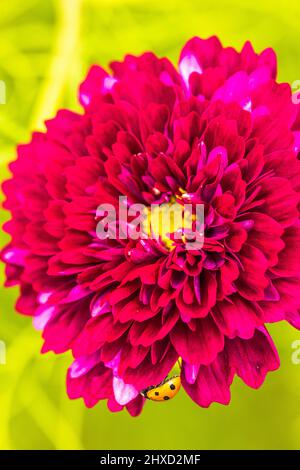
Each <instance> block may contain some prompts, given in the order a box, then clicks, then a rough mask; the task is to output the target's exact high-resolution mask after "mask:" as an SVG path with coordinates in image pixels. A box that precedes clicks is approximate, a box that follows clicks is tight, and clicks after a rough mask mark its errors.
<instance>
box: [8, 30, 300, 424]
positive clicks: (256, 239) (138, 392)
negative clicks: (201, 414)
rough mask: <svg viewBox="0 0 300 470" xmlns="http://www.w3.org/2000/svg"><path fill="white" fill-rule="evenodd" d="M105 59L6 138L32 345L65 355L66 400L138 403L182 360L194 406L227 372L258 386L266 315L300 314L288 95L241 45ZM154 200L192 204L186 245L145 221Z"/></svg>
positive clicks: (272, 361)
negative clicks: (57, 103)
mask: <svg viewBox="0 0 300 470" xmlns="http://www.w3.org/2000/svg"><path fill="white" fill-rule="evenodd" d="M111 70H112V72H111V73H110V74H109V73H107V72H106V71H105V70H104V69H102V68H100V67H98V66H93V67H92V68H91V70H90V71H89V73H88V76H87V78H86V80H85V81H84V82H83V83H82V85H81V86H80V93H79V96H80V102H81V104H82V106H83V112H82V114H76V113H73V112H71V111H68V110H61V111H59V112H58V114H57V116H56V117H55V118H54V119H52V120H50V121H48V122H47V123H46V126H47V130H46V132H45V133H34V134H33V137H32V140H31V142H30V143H29V144H27V145H20V146H19V147H18V158H17V160H16V161H15V162H14V163H12V164H11V166H10V168H11V171H12V173H13V177H12V179H10V180H9V181H7V182H5V183H4V191H5V194H6V196H7V199H6V202H5V208H6V209H8V210H9V211H10V212H11V215H12V218H11V220H10V221H9V222H8V223H6V224H5V230H6V231H7V232H8V233H9V234H10V236H11V242H10V243H9V244H8V245H7V246H6V247H5V248H4V249H3V251H2V259H3V261H4V262H5V263H6V275H7V281H6V284H7V286H10V285H15V284H19V285H20V289H21V293H20V297H19V299H18V301H17V306H16V307H17V310H18V311H19V312H20V313H22V314H25V315H30V316H32V317H33V324H34V326H35V327H36V328H37V329H40V330H42V334H43V339H44V345H43V348H42V352H47V351H50V350H51V351H54V352H55V353H57V354H59V353H63V352H64V351H67V350H71V351H72V353H73V356H74V362H73V363H72V365H71V366H70V368H69V370H68V375H67V390H68V394H69V396H70V398H78V397H83V399H84V401H85V404H86V406H88V407H92V406H94V405H95V404H96V403H97V402H98V401H99V400H107V403H108V407H109V409H110V410H111V411H120V410H122V409H123V408H124V407H126V408H127V410H128V411H129V413H130V414H131V415H134V416H135V415H138V414H139V413H140V412H141V410H142V407H143V405H144V403H145V401H146V398H149V397H150V395H149V396H148V394H147V390H149V387H152V386H157V385H159V384H161V383H162V382H163V381H164V379H165V378H166V377H170V375H169V374H170V373H171V371H172V369H173V367H174V365H175V364H176V363H177V361H178V360H179V362H180V365H181V373H180V374H181V377H180V379H181V380H180V379H178V378H176V381H175V382H176V384H177V385H178V383H179V385H180V382H181V384H182V386H183V389H184V390H185V391H186V392H187V394H188V395H190V397H191V398H192V399H193V400H194V401H195V402H196V403H198V404H199V405H200V406H203V407H207V406H209V405H210V404H211V403H212V402H219V403H223V404H228V403H229V401H230V386H231V383H232V380H233V378H234V376H235V375H238V376H239V377H241V379H242V380H243V381H244V382H245V383H246V384H247V385H248V386H250V387H253V388H258V387H259V386H260V385H261V384H262V383H263V381H264V379H265V376H266V374H267V373H268V372H269V371H272V370H275V369H277V368H278V367H279V359H278V355H277V352H276V349H275V346H274V344H273V342H272V339H271V338H270V336H269V334H268V332H267V329H266V324H267V323H272V322H279V321H281V320H286V321H288V322H289V323H291V324H292V325H294V326H295V327H296V328H300V315H299V313H298V308H299V304H300V297H299V289H300V270H299V266H300V260H299V253H300V225H299V206H298V205H299V194H300V163H299V161H298V155H299V145H300V111H299V109H300V108H299V106H298V105H297V104H294V103H293V100H292V95H291V90H290V87H289V86H288V85H287V84H278V83H277V82H276V80H275V77H276V57H275V54H274V52H273V51H272V50H271V49H266V50H265V51H263V52H262V53H261V54H256V53H255V52H254V50H253V48H252V46H251V44H250V43H246V44H245V46H244V47H243V49H242V51H241V52H237V51H236V50H235V49H233V48H231V47H228V48H223V47H222V45H221V43H220V41H219V40H218V39H217V38H216V37H212V38H209V39H207V40H202V39H199V38H194V39H191V40H190V41H189V42H188V43H187V44H186V45H185V46H184V48H183V50H182V52H181V55H180V59H179V66H178V68H175V67H174V66H173V65H172V64H171V63H170V62H169V60H167V59H165V58H164V59H158V58H157V57H156V56H155V55H154V54H152V53H145V54H143V55H142V56H140V57H134V56H131V55H129V56H126V57H125V59H124V61H123V62H113V63H112V64H111ZM162 204H163V205H164V207H165V208H166V207H167V208H168V207H170V206H171V205H174V204H175V206H180V208H183V206H185V205H187V206H188V215H187V219H190V220H191V221H192V223H191V230H190V231H193V232H195V233H198V234H200V236H199V239H198V244H196V245H195V246H194V245H193V243H189V240H190V237H189V235H190V234H189V233H188V231H185V230H184V229H181V228H180V226H178V224H176V222H175V220H174V217H173V220H172V224H171V228H169V229H168V230H164V227H162V226H161V224H160V225H159V226H157V225H155V224H154V223H153V221H152V218H151V216H152V215H153V213H154V214H155V208H158V207H159V206H161V205H162ZM133 206H135V207H136V206H138V207H142V208H144V210H141V211H140V212H142V213H143V217H141V218H140V220H142V222H141V223H140V227H139V231H138V232H139V233H140V236H135V237H134V236H128V232H129V229H132V228H137V224H136V218H137V217H133V211H132V208H133ZM196 206H199V207H200V208H202V211H203V212H202V214H203V218H201V220H200V222H199V220H197V218H196V217H195V214H194V208H195V207H196ZM99 207H100V209H99ZM153 207H154V210H153V213H152V209H153ZM110 208H113V209H114V211H112V212H114V216H115V220H113V218H111V217H110V218H109V217H108V215H109V216H111V215H112V213H111V211H110ZM150 208H151V212H150ZM124 213H126V218H125V219H124V217H125V216H124ZM149 214H150V215H151V216H150V215H149ZM140 215H141V214H140ZM121 216H122V217H121ZM150 219H151V220H150ZM104 221H105V222H104ZM149 221H150V223H149ZM197 224H198V225H197ZM195 225H196V226H197V227H196V228H195ZM149 227H150V228H149ZM192 229H193V230H192ZM103 233H104V235H105V236H103ZM133 233H134V230H133V231H132V234H133ZM178 233H179V236H175V235H178ZM135 235H136V233H135ZM149 235H152V236H149ZM165 385H168V383H167V384H164V385H160V387H158V388H159V389H160V388H161V387H163V390H164V391H165V390H166V386H165ZM171 385H172V387H171ZM171 385H170V387H171V388H174V386H175V385H173V383H172V384H171ZM158 393H159V392H158ZM172 393H175V392H174V391H173V392H172ZM168 398H169V397H168ZM153 406H154V404H153Z"/></svg>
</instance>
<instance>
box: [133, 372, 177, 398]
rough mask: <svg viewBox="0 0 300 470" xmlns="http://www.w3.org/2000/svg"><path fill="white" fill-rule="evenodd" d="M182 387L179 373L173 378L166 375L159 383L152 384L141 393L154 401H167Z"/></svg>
mask: <svg viewBox="0 0 300 470" xmlns="http://www.w3.org/2000/svg"><path fill="white" fill-rule="evenodd" d="M180 387H181V379H180V376H179V375H174V376H173V377H171V378H168V377H166V378H165V380H163V381H162V382H161V383H160V384H158V385H151V386H150V387H148V388H146V389H145V390H142V391H141V395H142V396H143V397H145V398H148V400H152V401H166V400H171V398H174V397H175V395H177V393H178V392H179V390H180Z"/></svg>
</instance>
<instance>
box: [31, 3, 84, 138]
mask: <svg viewBox="0 0 300 470" xmlns="http://www.w3.org/2000/svg"><path fill="white" fill-rule="evenodd" d="M81 2H82V0H56V2H55V3H56V12H57V18H58V31H57V39H56V43H55V46H54V51H53V54H52V61H51V63H50V67H49V70H48V71H47V74H46V76H45V81H44V83H43V85H42V87H41V91H40V94H39V95H38V98H37V102H36V108H35V109H34V110H33V114H32V121H31V127H32V128H34V129H37V128H38V129H44V121H45V119H48V118H49V117H52V116H53V115H54V114H55V111H56V108H57V105H58V102H59V100H60V97H61V93H62V91H63V88H64V85H65V83H66V79H67V76H68V72H69V70H70V65H71V62H72V57H73V56H74V54H76V53H78V51H77V42H78V36H79V29H80V7H81Z"/></svg>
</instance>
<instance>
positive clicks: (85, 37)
mask: <svg viewBox="0 0 300 470" xmlns="http://www.w3.org/2000/svg"><path fill="white" fill-rule="evenodd" d="M0 11H1V14H0V80H4V81H5V83H6V88H7V103H6V105H0V179H1V180H4V179H5V178H6V177H7V176H8V170H7V163H8V162H9V161H10V160H12V159H14V157H15V144H16V143H17V142H26V141H27V140H28V139H29V136H30V130H32V129H36V128H42V123H43V120H44V119H45V118H49V117H51V116H53V114H54V113H55V110H56V109H57V108H58V107H62V106H67V107H70V108H72V109H78V104H77V102H76V95H77V86H78V83H79V82H80V81H81V80H82V78H83V77H84V75H85V73H86V71H87V69H88V67H89V65H90V64H92V63H100V64H101V65H103V66H106V65H107V63H108V62H109V61H110V60H112V59H121V58H122V57H123V55H124V54H125V53H128V52H130V53H135V54H138V53H141V52H142V51H145V50H153V51H154V52H156V53H157V54H158V55H160V56H161V55H167V56H168V57H170V58H171V59H172V60H173V61H174V62H176V60H177V57H178V54H179V51H180V48H181V46H182V45H183V43H184V42H185V41H186V40H187V39H188V38H189V37H191V36H193V35H199V36H202V37H207V36H209V35H212V34H217V35H218V36H219V37H220V39H221V40H222V42H223V44H224V45H233V46H235V47H237V48H240V47H241V46H242V44H243V42H244V41H245V40H247V39H250V40H251V41H252V42H253V44H254V46H255V48H256V49H257V50H262V49H263V48H265V47H267V46H272V47H274V49H275V50H276V51H277V53H278V61H279V79H280V80H281V81H288V82H290V83H291V82H293V81H294V80H297V79H300V42H299V41H300V39H299V37H300V35H299V29H300V28H299V16H300V3H299V1H298V0H291V1H289V2H281V1H274V0H273V1H259V2H254V1H253V0H251V1H249V0H244V1H243V2H241V0H231V1H224V0H219V1H208V0H204V1H201V0H193V1H192V0H184V1H183V0H172V1H171V0H166V1H163V0H159V1H156V0H152V1H145V0H81V1H80V0H60V1H59V0H57V1H51V0H26V1H24V0H9V1H7V0H0ZM6 219H7V214H6V213H5V212H4V211H3V210H1V221H0V222H3V221H4V220H6ZM6 241H7V236H6V235H5V234H1V238H0V244H1V245H2V244H4V243H5V242H6ZM0 281H1V285H2V283H3V266H1V272H0ZM16 296H17V290H15V289H12V290H11V289H4V288H3V287H1V288H0V309H1V311H0V340H3V341H4V342H5V343H6V346H7V363H6V365H1V364H0V449H93V448H94V449H115V448H116V449H117V448H119V449H120V448H121V449H122V448H123V449H135V448H144V449H176V448H177V449H179V448H181V449H197V448H202V449H276V448H285V449H297V448H300V445H299V442H300V408H299V399H300V365H298V366H297V365H294V364H293V363H292V361H291V354H292V351H293V350H292V342H293V341H295V340H297V339H298V340H299V339H300V332H297V331H296V330H293V329H292V328H291V327H289V326H288V325H284V324H280V325H273V326H272V327H271V328H270V331H271V333H272V335H273V337H274V338H275V341H276V344H277V346H278V350H279V353H280V356H281V361H282V364H281V369H280V370H279V371H278V372H276V373H271V374H270V375H269V376H268V378H267V381H266V383H265V384H264V386H263V387H262V388H261V389H260V390H258V391H254V390H251V389H249V388H247V387H246V386H245V385H244V384H243V383H242V382H241V381H240V380H238V379H236V380H235V382H234V384H233V387H232V401H231V404H230V406H227V407H224V406H221V405H217V404H214V405H212V406H211V407H210V408H209V409H201V408H199V407H198V406H196V405H195V404H194V403H193V402H192V401H191V400H190V399H189V398H188V396H187V395H185V393H183V392H181V393H180V394H179V395H178V396H177V397H176V399H175V400H172V401H170V402H166V403H164V404H160V403H158V404H156V403H147V406H146V407H145V409H144V412H143V414H142V415H141V416H140V417H139V418H131V417H130V416H129V415H128V414H127V413H126V412H125V411H124V412H122V413H117V414H112V413H110V412H109V411H108V410H107V408H106V405H105V404H104V403H101V404H100V405H98V406H96V407H95V408H94V409H92V410H87V409H85V407H84V405H83V402H82V401H79V400H78V401H69V400H68V399H67V396H66V392H65V372H66V368H67V366H68V364H69V363H70V360H71V358H70V356H69V355H68V354H66V355H64V356H55V355H53V354H51V353H50V354H47V355H44V356H42V355H40V354H39V350H40V348H41V344H42V342H41V339H40V336H39V333H38V332H36V331H34V330H33V328H32V326H31V321H30V319H29V318H24V317H21V316H19V315H17V314H16V313H15V312H14V303H15V299H16Z"/></svg>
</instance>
